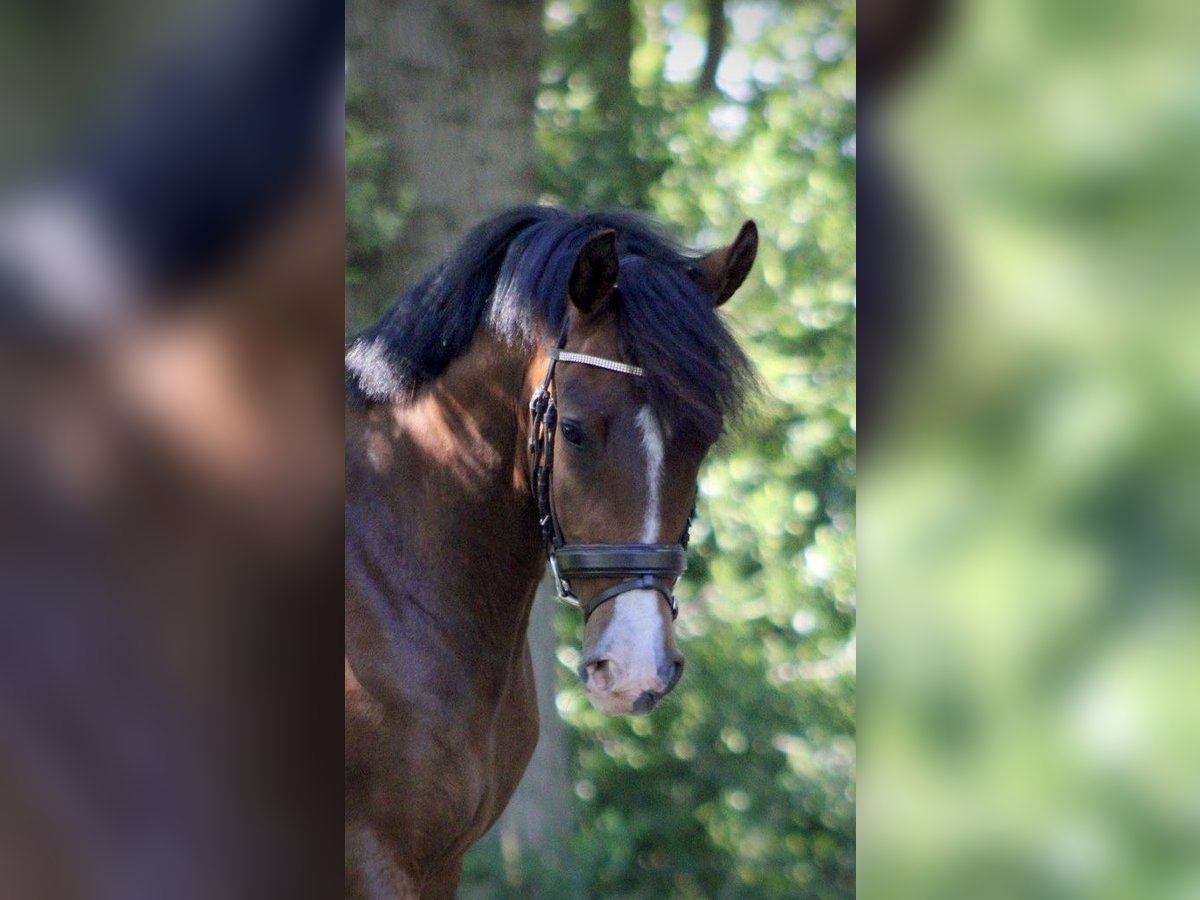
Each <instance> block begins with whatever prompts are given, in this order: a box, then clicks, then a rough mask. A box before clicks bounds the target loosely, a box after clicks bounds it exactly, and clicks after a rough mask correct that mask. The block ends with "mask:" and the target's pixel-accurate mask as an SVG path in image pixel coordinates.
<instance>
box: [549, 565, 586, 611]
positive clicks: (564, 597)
mask: <svg viewBox="0 0 1200 900" xmlns="http://www.w3.org/2000/svg"><path fill="white" fill-rule="evenodd" d="M549 559H550V571H551V572H553V573H554V590H555V592H556V593H557V594H558V599H559V600H561V601H562V602H563V603H565V604H567V606H573V607H575V608H576V609H582V608H583V607H582V604H580V602H579V598H578V597H576V596H575V595H574V594H573V593H571V586H570V585H569V584H567V580H566V579H565V578H563V577H562V576H561V575H560V574H558V557H557V556H556V555H555V554H553V553H551V554H550V555H549Z"/></svg>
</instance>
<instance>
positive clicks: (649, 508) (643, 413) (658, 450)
mask: <svg viewBox="0 0 1200 900" xmlns="http://www.w3.org/2000/svg"><path fill="white" fill-rule="evenodd" d="M637 424H638V429H639V430H640V431H641V432H642V446H643V447H644V448H645V449H646V518H645V519H644V520H643V522H644V524H643V525H642V543H643V544H653V543H655V539H656V538H657V537H658V520H659V515H660V512H659V499H658V493H659V489H660V488H661V487H662V468H663V452H664V448H663V434H662V428H661V427H660V426H659V424H658V419H656V418H655V417H654V413H653V412H651V410H650V407H648V406H643V407H642V408H641V409H640V410H638V414H637Z"/></svg>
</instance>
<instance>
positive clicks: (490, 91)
mask: <svg viewBox="0 0 1200 900" xmlns="http://www.w3.org/2000/svg"><path fill="white" fill-rule="evenodd" d="M541 13H542V7H541V3H540V2H538V0H422V2H414V0H402V2H387V0H351V2H349V3H347V5H346V53H347V61H348V66H347V75H348V77H349V78H350V79H354V80H357V81H358V82H360V83H361V84H362V85H363V86H364V87H365V88H366V90H365V94H366V98H367V99H366V102H365V108H364V111H363V112H364V117H365V119H366V122H365V124H366V125H367V127H368V128H370V129H371V130H373V131H375V132H377V133H379V134H382V135H384V136H385V138H386V141H387V149H388V156H389V166H388V174H387V176H386V178H385V183H384V185H383V188H384V193H385V195H386V196H402V195H404V194H405V193H410V194H411V196H412V198H413V206H412V210H411V214H410V215H409V218H408V220H407V222H406V224H405V227H404V229H403V231H402V232H401V234H400V235H399V238H398V239H397V241H396V244H395V246H394V247H393V248H392V249H391V250H390V251H389V252H388V253H386V254H384V260H383V262H382V264H381V265H380V267H379V268H378V269H377V270H376V271H374V272H370V273H368V276H367V280H366V283H365V284H364V285H362V286H361V287H359V288H357V289H356V290H355V293H354V296H353V297H352V298H350V300H351V303H350V304H349V307H348V311H347V318H348V319H349V320H350V321H348V323H347V324H348V325H349V326H351V329H350V330H352V331H353V330H355V328H354V327H353V326H362V325H364V324H366V323H368V322H371V321H373V320H374V319H375V318H376V317H378V315H379V314H380V313H381V312H383V310H384V309H386V308H387V307H388V306H389V305H390V304H391V303H392V302H393V301H394V300H395V299H396V297H397V296H398V295H399V294H400V292H401V291H402V290H403V289H404V288H405V287H407V286H409V285H411V284H413V283H414V282H415V281H416V280H417V279H418V278H419V277H420V276H421V274H423V273H424V272H425V271H426V270H427V269H428V268H429V267H430V266H431V265H432V264H433V263H435V262H437V260H439V259H441V258H442V257H443V256H445V255H446V254H447V253H448V252H449V251H450V250H451V249H453V247H454V245H455V244H456V243H457V242H458V241H459V240H460V239H461V238H462V236H463V234H465V233H466V231H467V230H468V229H469V228H471V227H472V226H473V225H475V224H476V223H478V222H479V221H481V220H482V219H484V218H486V217H487V216H490V215H492V214H494V213H496V212H498V211H499V210H501V209H503V208H505V207H508V206H512V205H514V204H518V203H529V202H532V201H534V200H536V198H537V167H536V157H535V152H534V139H533V114H534V102H535V100H536V97H537V90H538V67H539V63H540V59H541V44H542V21H541Z"/></svg>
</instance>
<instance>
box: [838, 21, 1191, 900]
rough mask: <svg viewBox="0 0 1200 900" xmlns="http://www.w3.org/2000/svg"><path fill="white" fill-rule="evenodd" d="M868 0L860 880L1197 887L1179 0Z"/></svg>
mask: <svg viewBox="0 0 1200 900" xmlns="http://www.w3.org/2000/svg"><path fill="white" fill-rule="evenodd" d="M870 6H871V5H870V4H868V3H867V2H866V0H864V2H863V3H862V4H861V8H862V10H863V11H864V12H868V11H869V8H870ZM881 6H885V7H889V9H888V10H886V11H882V10H881V13H882V12H887V15H882V14H881V15H880V16H871V15H864V16H863V31H862V33H861V35H860V49H862V50H863V54H862V56H863V59H864V60H870V61H871V63H872V65H871V66H868V67H866V68H864V69H862V70H860V84H862V86H863V98H864V100H863V107H862V112H863V113H864V116H863V119H862V122H861V132H860V133H865V134H867V135H868V139H866V140H863V141H862V142H861V143H860V147H861V150H862V154H861V157H860V173H859V174H860V182H859V186H860V199H861V202H862V203H863V204H864V207H865V208H864V209H863V214H862V217H861V218H862V222H863V226H862V228H861V229H860V235H859V237H860V241H859V253H860V258H861V259H862V260H863V269H864V272H866V273H867V277H866V279H865V280H866V283H867V285H868V289H867V290H864V291H863V292H862V293H863V303H864V304H865V306H866V308H867V310H868V312H869V311H870V310H871V309H879V310H881V312H882V315H878V316H877V315H870V314H868V315H865V316H864V322H867V321H868V320H869V321H870V322H871V323H872V324H869V325H868V326H867V327H865V328H864V330H863V333H862V335H861V341H860V349H861V353H860V359H862V360H863V367H862V369H861V371H860V390H861V391H862V393H863V396H864V399H865V401H866V405H867V406H868V407H869V408H870V409H871V410H873V411H874V413H873V414H872V415H871V416H870V417H869V418H868V417H866V416H864V420H865V422H866V424H865V425H864V432H865V433H866V436H867V440H866V441H865V444H864V447H863V451H862V453H861V456H860V461H861V469H862V480H863V490H862V494H861V500H860V504H859V513H860V517H859V521H860V534H861V555H860V560H861V567H860V572H861V575H860V580H861V593H862V596H863V607H864V612H863V622H864V626H863V631H864V640H863V643H864V653H863V659H864V666H863V670H864V671H863V676H864V678H863V691H862V699H861V703H860V709H861V711H862V713H863V716H862V739H861V743H860V747H861V751H862V777H861V779H860V792H859V813H860V819H859V838H860V845H859V847H860V859H861V861H862V871H861V881H860V888H861V890H862V892H863V896H869V897H882V898H889V900H891V898H909V897H911V898H956V900H959V898H975V897H979V898H1000V897H1005V898H1009V897H1011V898H1017V897H1021V898H1084V897H1088V898H1160V897H1161V898H1179V897H1194V896H1200V852H1197V850H1198V848H1200V765H1198V761H1200V704H1198V703H1197V702H1196V696H1195V695H1196V686H1197V685H1198V684H1200V656H1198V655H1197V653H1196V647H1197V629H1196V626H1197V624H1198V623H1197V617H1198V616H1200V604H1197V600H1198V599H1200V568H1198V567H1200V502H1198V501H1200V473H1198V470H1197V460H1198V459H1200V452H1198V451H1200V442H1198V438H1200V430H1198V423H1200V416H1198V412H1200V363H1198V360H1200V355H1198V353H1197V346H1198V345H1197V337H1198V335H1200V332H1198V331H1197V326H1198V325H1200V321H1198V318H1200V307H1198V306H1197V303H1196V301H1197V298H1198V296H1200V291H1198V285H1200V281H1198V279H1197V274H1198V270H1197V255H1196V252H1195V248H1196V246H1197V241H1198V239H1200V231H1198V228H1197V226H1198V224H1200V220H1198V219H1197V215H1198V212H1200V203H1198V202H1197V201H1198V200H1200V195H1198V190H1197V188H1198V186H1200V181H1198V175H1200V169H1198V168H1197V166H1196V160H1197V158H1200V155H1198V151H1200V144H1198V141H1197V138H1198V136H1200V129H1198V128H1197V125H1198V124H1200V118H1198V112H1200V107H1198V106H1197V102H1196V98H1197V95H1196V92H1195V89H1194V88H1195V85H1196V84H1197V74H1198V72H1197V65H1198V59H1200V57H1197V55H1196V53H1195V48H1196V46H1197V38H1198V31H1197V26H1198V24H1200V23H1198V21H1197V9H1196V7H1195V6H1194V5H1193V4H1182V3H1166V2H1164V3H1135V2H1119V0H1118V2H1108V3H1073V2H1058V3H1044V2H1036V0H971V2H966V0H964V2H960V3H936V4H918V3H897V4H881ZM906 23H907V24H906ZM879 24H882V25H887V26H889V27H887V28H884V29H878V28H875V27H874V26H875V25H879ZM914 24H915V25H919V26H920V27H919V28H917V29H916V30H915V32H914V29H913V28H911V27H908V26H912V25H914ZM918 32H919V33H918ZM875 49H881V50H892V51H896V52H893V53H888V52H879V53H875V52H872V51H873V50H875ZM876 62H878V63H879V64H880V66H882V68H876V66H875V63H876ZM881 325H883V326H884V328H882V329H881V327H880V326H881Z"/></svg>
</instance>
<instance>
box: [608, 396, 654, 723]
mask: <svg viewBox="0 0 1200 900" xmlns="http://www.w3.org/2000/svg"><path fill="white" fill-rule="evenodd" d="M637 425H638V430H640V431H641V433H642V446H643V448H644V449H645V451H646V512H645V516H644V517H643V519H642V536H641V541H642V543H643V544H653V543H655V541H656V540H657V539H658V532H659V525H660V522H659V520H660V518H661V504H660V498H659V493H660V491H661V489H662V471H663V454H664V450H665V448H664V441H663V434H662V428H661V427H660V425H659V424H658V419H656V418H655V417H654V413H653V412H652V411H651V410H650V407H648V406H643V407H642V408H641V409H640V410H639V411H638V414H637ZM659 599H660V598H659V595H658V592H657V591H647V590H636V591H626V592H625V593H624V594H621V595H619V596H618V597H616V598H615V599H614V600H613V601H612V602H613V617H612V621H610V622H609V624H608V628H607V629H605V632H604V636H603V637H602V638H601V639H600V643H599V645H598V646H597V648H596V651H597V656H599V657H602V658H604V659H607V660H608V661H609V668H610V671H609V672H608V673H606V674H607V678H604V679H601V680H602V681H604V682H605V684H604V687H603V688H600V686H599V685H597V686H596V687H597V688H599V689H600V690H601V691H603V692H604V693H602V694H600V695H597V696H595V699H596V702H597V705H599V706H600V708H601V709H602V710H604V711H605V712H612V713H620V712H627V711H628V708H627V706H622V703H623V702H624V703H632V702H633V701H634V700H635V699H637V697H639V696H640V695H641V694H642V692H643V691H661V690H663V689H664V688H665V687H666V685H664V684H663V683H662V681H661V679H659V677H658V669H659V657H660V655H661V654H662V650H663V633H662V615H661V614H660V613H659V609H658V606H659ZM589 687H592V685H591V684H589ZM609 690H615V691H616V692H618V693H619V694H620V695H622V696H621V697H620V698H618V697H615V696H611V695H609V694H608V693H607V691H609Z"/></svg>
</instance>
